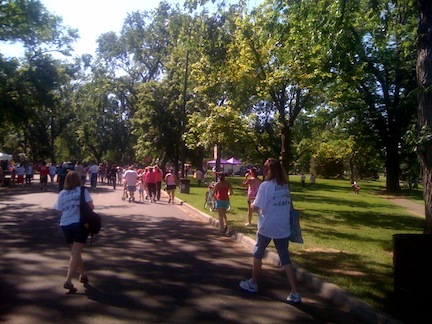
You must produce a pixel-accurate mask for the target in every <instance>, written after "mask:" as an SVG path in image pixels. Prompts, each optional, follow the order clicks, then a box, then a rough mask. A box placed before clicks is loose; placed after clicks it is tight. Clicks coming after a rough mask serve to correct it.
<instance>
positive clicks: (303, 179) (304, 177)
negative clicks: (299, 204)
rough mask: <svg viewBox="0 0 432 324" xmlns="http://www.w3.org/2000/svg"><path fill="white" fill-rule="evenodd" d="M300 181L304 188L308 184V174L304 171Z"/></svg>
mask: <svg viewBox="0 0 432 324" xmlns="http://www.w3.org/2000/svg"><path fill="white" fill-rule="evenodd" d="M300 182H301V186H302V188H304V187H305V186H306V176H305V175H304V174H303V173H302V175H301V177H300Z"/></svg>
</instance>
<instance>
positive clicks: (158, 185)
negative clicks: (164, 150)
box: [153, 165, 163, 201]
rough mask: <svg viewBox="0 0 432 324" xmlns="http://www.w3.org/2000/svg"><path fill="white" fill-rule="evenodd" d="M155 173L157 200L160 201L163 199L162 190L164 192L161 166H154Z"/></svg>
mask: <svg viewBox="0 0 432 324" xmlns="http://www.w3.org/2000/svg"><path fill="white" fill-rule="evenodd" d="M153 172H154V174H155V177H156V199H157V200H158V201H159V200H160V197H161V190H162V179H163V172H162V170H161V169H160V168H159V165H155V166H154V170H153Z"/></svg>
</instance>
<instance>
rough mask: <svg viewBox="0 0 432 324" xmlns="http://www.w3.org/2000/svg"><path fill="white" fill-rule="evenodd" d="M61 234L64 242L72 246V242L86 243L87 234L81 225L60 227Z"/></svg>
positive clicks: (74, 224)
mask: <svg viewBox="0 0 432 324" xmlns="http://www.w3.org/2000/svg"><path fill="white" fill-rule="evenodd" d="M61 229H62V231H63V234H64V236H65V238H66V242H67V243H68V244H72V243H73V242H78V243H86V242H87V237H88V235H89V234H88V233H87V232H86V231H84V229H83V227H82V225H81V223H73V224H70V225H66V226H61Z"/></svg>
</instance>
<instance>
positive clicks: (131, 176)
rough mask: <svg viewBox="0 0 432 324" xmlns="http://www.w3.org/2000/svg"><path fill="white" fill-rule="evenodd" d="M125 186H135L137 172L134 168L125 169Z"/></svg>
mask: <svg viewBox="0 0 432 324" xmlns="http://www.w3.org/2000/svg"><path fill="white" fill-rule="evenodd" d="M124 179H125V181H126V186H136V182H137V180H138V173H137V172H136V171H135V170H127V171H126V172H125V174H124Z"/></svg>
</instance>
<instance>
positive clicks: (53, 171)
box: [48, 163, 57, 184]
mask: <svg viewBox="0 0 432 324" xmlns="http://www.w3.org/2000/svg"><path fill="white" fill-rule="evenodd" d="M48 170H49V176H50V179H51V184H53V183H54V177H55V175H56V174H57V168H56V166H55V165H53V164H52V163H51V165H50V166H49V167H48Z"/></svg>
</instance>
